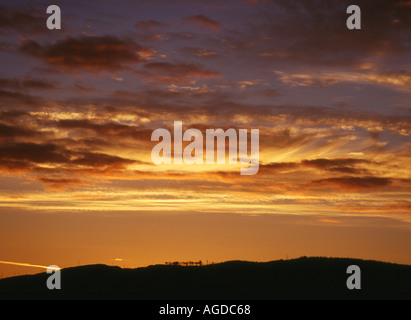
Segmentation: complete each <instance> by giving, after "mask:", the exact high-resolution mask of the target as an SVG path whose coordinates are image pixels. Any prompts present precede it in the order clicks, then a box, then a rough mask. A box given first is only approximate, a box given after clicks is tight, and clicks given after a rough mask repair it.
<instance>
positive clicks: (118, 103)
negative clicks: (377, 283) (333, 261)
mask: <svg viewBox="0 0 411 320" xmlns="http://www.w3.org/2000/svg"><path fill="white" fill-rule="evenodd" d="M170 3H171V2H162V1H155V2H146V1H141V2H137V3H136V2H132V1H124V2H122V3H121V4H119V3H118V2H117V3H115V2H114V1H101V6H100V7H99V8H98V10H95V8H94V7H88V6H89V4H83V3H81V2H76V1H73V2H70V4H64V5H61V10H62V13H63V16H62V19H63V20H62V25H63V28H62V29H61V30H48V29H47V28H45V25H46V24H45V21H46V18H47V15H46V14H45V11H46V8H47V5H48V4H47V3H46V2H41V1H40V2H38V3H37V2H36V4H35V5H32V4H30V5H29V4H28V2H27V4H26V5H24V1H23V2H22V4H21V5H20V4H19V5H16V4H14V3H13V2H12V1H9V2H7V1H6V3H5V4H2V5H1V7H0V9H1V10H0V12H2V15H3V16H2V21H3V24H2V25H1V26H0V33H1V34H2V42H1V43H0V55H1V59H0V61H1V62H0V64H1V72H0V275H2V276H3V277H4V276H9V275H13V274H23V273H33V272H41V271H42V270H41V268H37V267H30V266H28V265H25V266H22V265H17V264H14V265H13V264H10V263H3V262H15V263H19V264H21V263H25V264H32V265H39V266H48V265H59V266H60V267H68V266H73V265H78V264H89V263H105V264H115V265H120V266H126V267H137V266H144V265H149V264H154V263H163V262H165V261H175V260H184V261H185V260H192V261H194V260H199V259H201V260H203V261H207V260H208V261H209V262H211V261H214V262H218V261H225V260H232V259H242V260H252V261H268V260H275V259H285V258H287V257H288V258H296V257H299V256H302V255H307V256H311V255H316V256H338V257H355V258H363V259H374V260H383V261H390V262H398V263H406V264H411V254H410V252H411V250H410V249H411V247H410V243H411V241H410V240H411V224H410V223H411V215H410V211H411V210H410V209H411V202H410V200H409V198H410V191H411V184H410V181H411V168H410V165H409V164H410V160H411V152H410V150H411V139H410V136H411V118H410V110H411V105H410V101H411V99H410V92H411V89H410V88H411V70H410V54H409V52H410V50H409V49H410V48H409V43H411V42H410V41H409V40H410V37H411V32H410V31H411V24H410V21H409V19H408V17H409V16H410V14H411V12H410V10H411V7H410V6H408V5H407V3H406V2H404V1H401V0H396V1H391V2H381V4H384V5H381V6H375V4H374V3H371V2H370V1H366V0H362V1H359V3H358V5H359V6H360V7H361V8H362V23H363V28H362V29H361V30H348V29H347V28H346V25H345V20H346V17H347V14H346V13H345V9H346V7H347V3H348V2H347V3H345V1H330V2H329V3H327V6H324V7H322V9H321V10H320V8H319V7H317V6H316V5H315V4H314V3H312V2H305V1H299V0H294V1H245V0H244V1H241V0H238V1H227V2H225V4H224V5H216V4H210V3H209V2H195V3H194V2H184V1H183V2H178V3H174V4H173V5H171V4H170ZM377 22H378V23H377ZM174 121H182V122H183V130H187V129H189V128H197V129H199V130H201V132H202V133H203V134H205V130H206V129H209V128H210V129H217V128H223V129H228V128H234V129H235V130H237V132H238V130H239V129H248V130H249V131H250V129H259V133H260V135H259V142H260V145H259V171H258V173H257V174H256V175H252V176H243V175H240V165H229V164H224V165H210V164H207V165H206V164H204V165H187V164H182V165H174V164H171V165H154V164H153V162H152V160H151V150H152V148H153V147H154V146H155V145H156V143H157V142H155V141H151V133H152V132H153V131H154V130H155V129H158V128H167V129H169V130H170V132H171V133H172V130H173V123H174ZM2 261H3V262H2Z"/></svg>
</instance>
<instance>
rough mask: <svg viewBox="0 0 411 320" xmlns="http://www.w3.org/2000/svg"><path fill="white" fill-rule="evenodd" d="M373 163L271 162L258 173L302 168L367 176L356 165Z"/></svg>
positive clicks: (344, 161) (351, 161)
mask: <svg viewBox="0 0 411 320" xmlns="http://www.w3.org/2000/svg"><path fill="white" fill-rule="evenodd" d="M372 163H373V162H372V161H370V160H365V159H355V158H336V159H325V158H319V159H312V160H309V159H305V160H302V161H300V162H271V163H267V164H261V165H260V171H264V172H265V173H266V174H269V172H270V171H271V172H273V173H275V172H279V171H289V170H297V169H304V168H314V169H320V170H324V171H328V172H342V173H347V174H367V173H368V170H367V169H365V168H358V167H357V166H358V165H369V164H372Z"/></svg>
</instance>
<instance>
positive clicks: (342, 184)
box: [310, 176, 393, 191]
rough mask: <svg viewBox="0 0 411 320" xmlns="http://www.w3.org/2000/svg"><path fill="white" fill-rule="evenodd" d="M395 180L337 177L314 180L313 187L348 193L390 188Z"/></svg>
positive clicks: (368, 177)
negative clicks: (338, 189) (330, 188)
mask: <svg viewBox="0 0 411 320" xmlns="http://www.w3.org/2000/svg"><path fill="white" fill-rule="evenodd" d="M392 182H393V180H392V179H391V178H381V177H373V176H365V177H337V178H327V179H319V180H313V181H312V182H311V183H310V186H311V187H324V188H329V187H337V188H340V189H342V190H346V191H361V190H369V189H374V188H383V187H387V186H390V185H391V184H392Z"/></svg>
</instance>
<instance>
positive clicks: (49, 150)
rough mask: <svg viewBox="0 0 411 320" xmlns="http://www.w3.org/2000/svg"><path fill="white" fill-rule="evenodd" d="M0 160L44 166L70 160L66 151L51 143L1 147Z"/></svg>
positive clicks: (15, 144) (29, 143)
mask: <svg viewBox="0 0 411 320" xmlns="http://www.w3.org/2000/svg"><path fill="white" fill-rule="evenodd" d="M0 160H12V161H15V160H18V161H27V162H32V163H37V164H42V163H66V162H68V161H69V158H68V154H67V151H66V150H64V149H62V148H60V147H58V146H57V145H54V144H51V143H45V144H38V143H31V142H19V143H7V144H3V145H0Z"/></svg>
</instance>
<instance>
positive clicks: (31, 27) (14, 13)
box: [0, 5, 48, 34]
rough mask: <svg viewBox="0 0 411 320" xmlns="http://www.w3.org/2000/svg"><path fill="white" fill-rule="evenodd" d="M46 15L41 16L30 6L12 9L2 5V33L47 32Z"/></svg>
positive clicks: (0, 16) (0, 24) (0, 9)
mask: <svg viewBox="0 0 411 320" xmlns="http://www.w3.org/2000/svg"><path fill="white" fill-rule="evenodd" d="M45 19H46V15H41V14H40V13H39V12H38V11H36V10H34V9H33V8H31V7H30V6H27V7H11V6H4V5H0V33H5V32H10V31H11V30H12V31H16V32H18V33H24V34H35V33H39V32H47V31H48V29H47V28H46V27H45Z"/></svg>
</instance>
